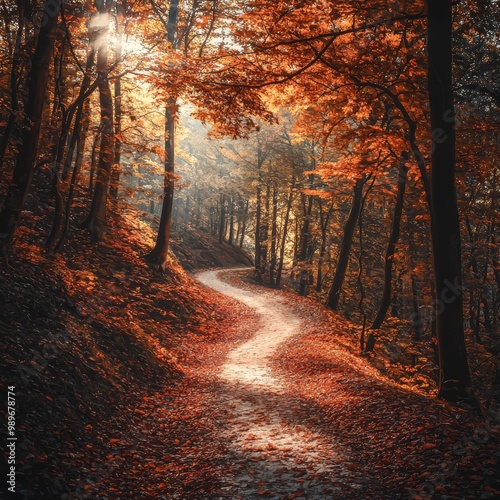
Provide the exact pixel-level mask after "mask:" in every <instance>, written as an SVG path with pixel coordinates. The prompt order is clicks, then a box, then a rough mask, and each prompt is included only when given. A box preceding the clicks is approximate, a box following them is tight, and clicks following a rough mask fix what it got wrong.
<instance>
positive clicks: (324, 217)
mask: <svg viewBox="0 0 500 500" xmlns="http://www.w3.org/2000/svg"><path fill="white" fill-rule="evenodd" d="M317 203H318V208H319V217H320V223H321V246H320V249H319V258H318V271H317V276H316V291H317V292H321V289H322V284H323V263H324V261H325V254H326V235H327V229H328V223H329V221H330V216H331V214H332V211H333V203H331V204H330V208H329V209H328V212H327V213H326V214H324V213H323V202H322V201H321V198H318V199H317Z"/></svg>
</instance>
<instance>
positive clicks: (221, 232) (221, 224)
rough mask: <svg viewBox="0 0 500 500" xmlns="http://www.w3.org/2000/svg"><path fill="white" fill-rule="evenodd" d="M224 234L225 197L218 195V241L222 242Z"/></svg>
mask: <svg viewBox="0 0 500 500" xmlns="http://www.w3.org/2000/svg"><path fill="white" fill-rule="evenodd" d="M225 236H226V197H225V196H224V195H223V194H221V195H220V221H219V243H224V238H225Z"/></svg>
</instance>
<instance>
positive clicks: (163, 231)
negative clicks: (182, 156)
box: [146, 99, 176, 272]
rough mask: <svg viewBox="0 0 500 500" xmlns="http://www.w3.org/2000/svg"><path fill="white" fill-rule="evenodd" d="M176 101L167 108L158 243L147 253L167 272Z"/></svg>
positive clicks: (172, 196) (161, 269) (150, 259)
mask: <svg viewBox="0 0 500 500" xmlns="http://www.w3.org/2000/svg"><path fill="white" fill-rule="evenodd" d="M175 109H176V106H175V101H174V100H173V99H171V100H169V103H168V104H167V107H166V110H165V176H164V181H163V205H162V208H161V216H160V226H159V228H158V235H157V237H156V245H155V247H154V248H153V250H151V252H150V253H148V254H147V255H146V260H147V261H148V262H150V263H152V264H155V265H157V266H158V269H159V270H160V271H162V272H165V270H166V268H167V258H168V245H169V242H170V232H171V229H172V208H173V203H174V187H175V185H174V170H175V135H174V134H175Z"/></svg>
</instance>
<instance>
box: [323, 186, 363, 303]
mask: <svg viewBox="0 0 500 500" xmlns="http://www.w3.org/2000/svg"><path fill="white" fill-rule="evenodd" d="M365 182H366V177H363V178H361V179H358V180H357V181H356V185H355V186H354V195H353V199H352V206H351V211H350V212H349V217H348V218H347V222H346V224H345V226H344V236H343V238H342V243H341V246H340V252H339V259H338V262H337V268H336V270H335V276H334V277H333V283H332V286H331V288H330V291H329V292H328V298H327V301H326V305H327V306H328V307H329V308H330V309H332V310H333V311H336V310H337V309H338V306H339V299H340V292H341V290H342V285H343V284H344V278H345V274H346V271H347V265H348V263H349V254H350V252H351V246H352V238H353V236H354V230H355V228H356V223H357V221H358V217H359V210H360V208H361V201H362V194H363V185H364V183H365Z"/></svg>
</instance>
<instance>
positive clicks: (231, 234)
mask: <svg viewBox="0 0 500 500" xmlns="http://www.w3.org/2000/svg"><path fill="white" fill-rule="evenodd" d="M233 243H234V200H233V198H232V197H231V198H230V199H229V244H230V245H232V244H233Z"/></svg>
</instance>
